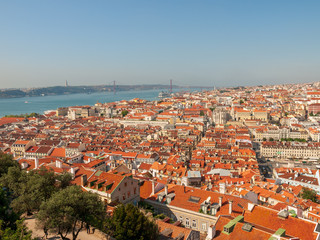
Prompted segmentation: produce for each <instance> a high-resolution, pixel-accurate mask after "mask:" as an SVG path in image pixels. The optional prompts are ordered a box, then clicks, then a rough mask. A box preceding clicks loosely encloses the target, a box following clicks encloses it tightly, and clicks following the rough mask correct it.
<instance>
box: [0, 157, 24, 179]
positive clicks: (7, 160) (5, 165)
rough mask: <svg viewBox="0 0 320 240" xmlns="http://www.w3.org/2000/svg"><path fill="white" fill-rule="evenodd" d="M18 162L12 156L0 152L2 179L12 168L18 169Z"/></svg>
mask: <svg viewBox="0 0 320 240" xmlns="http://www.w3.org/2000/svg"><path fill="white" fill-rule="evenodd" d="M18 166H19V164H18V162H17V161H15V160H13V157H12V155H9V154H5V153H3V152H0V177H1V176H2V175H3V174H6V173H7V172H8V169H9V168H10V167H18Z"/></svg>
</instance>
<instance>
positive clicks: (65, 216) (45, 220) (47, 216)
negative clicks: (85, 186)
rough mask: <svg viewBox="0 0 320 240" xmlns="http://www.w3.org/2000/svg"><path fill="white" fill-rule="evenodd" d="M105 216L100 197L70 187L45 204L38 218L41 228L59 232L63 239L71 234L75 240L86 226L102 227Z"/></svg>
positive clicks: (76, 187)
mask: <svg viewBox="0 0 320 240" xmlns="http://www.w3.org/2000/svg"><path fill="white" fill-rule="evenodd" d="M105 214H106V210H105V206H104V204H103V203H102V202H101V201H100V199H99V196H98V195H96V194H93V193H89V192H83V191H82V189H81V188H80V187H79V186H69V187H67V188H65V189H63V190H61V191H59V192H57V193H55V194H54V195H53V196H52V197H51V198H50V199H49V200H48V201H46V202H43V203H42V204H41V207H40V211H39V212H38V214H37V215H36V218H37V220H38V223H39V225H40V226H42V227H46V228H47V229H49V230H50V229H51V230H55V231H57V232H58V234H59V235H60V236H61V238H62V239H67V238H66V236H67V234H68V233H70V232H71V233H72V238H73V240H75V239H77V237H78V234H79V232H80V231H81V230H82V229H83V227H84V226H85V224H90V225H94V226H97V227H99V226H101V225H102V222H103V220H104V217H105Z"/></svg>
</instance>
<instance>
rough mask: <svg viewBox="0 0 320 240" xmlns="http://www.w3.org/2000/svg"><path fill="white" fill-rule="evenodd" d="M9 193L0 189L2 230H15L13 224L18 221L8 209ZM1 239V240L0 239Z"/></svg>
mask: <svg viewBox="0 0 320 240" xmlns="http://www.w3.org/2000/svg"><path fill="white" fill-rule="evenodd" d="M8 195H9V193H8V192H7V191H5V190H4V189H1V188H0V221H2V222H1V225H0V227H2V228H15V222H16V221H17V220H18V219H19V218H18V215H17V214H15V213H14V212H13V211H12V209H11V208H10V199H9V196H8ZM0 239H1V238H0Z"/></svg>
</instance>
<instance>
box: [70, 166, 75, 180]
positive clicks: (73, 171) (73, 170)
mask: <svg viewBox="0 0 320 240" xmlns="http://www.w3.org/2000/svg"><path fill="white" fill-rule="evenodd" d="M70 173H71V175H72V179H74V178H75V176H76V169H75V168H74V167H71V168H70Z"/></svg>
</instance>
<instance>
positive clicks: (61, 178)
mask: <svg viewBox="0 0 320 240" xmlns="http://www.w3.org/2000/svg"><path fill="white" fill-rule="evenodd" d="M70 181H71V175H70V174H69V173H64V174H62V175H55V174H54V172H53V171H51V170H47V169H45V168H40V169H38V170H33V171H30V172H29V173H27V172H25V171H21V170H20V168H17V167H11V168H9V171H8V173H7V174H5V175H3V177H2V178H1V179H0V182H1V184H2V185H3V186H4V187H7V188H8V189H10V191H11V192H12V193H13V201H12V203H11V206H12V208H13V209H14V210H15V211H16V212H17V213H27V214H28V215H31V214H32V213H33V212H34V211H38V210H39V207H40V205H41V203H42V202H43V201H47V200H48V199H49V198H50V197H51V196H52V195H53V194H54V193H55V192H57V191H59V189H63V188H65V187H67V186H68V185H69V184H70Z"/></svg>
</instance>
